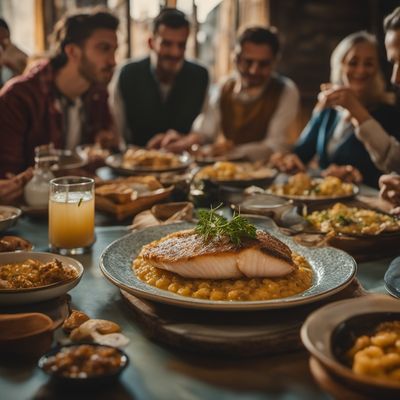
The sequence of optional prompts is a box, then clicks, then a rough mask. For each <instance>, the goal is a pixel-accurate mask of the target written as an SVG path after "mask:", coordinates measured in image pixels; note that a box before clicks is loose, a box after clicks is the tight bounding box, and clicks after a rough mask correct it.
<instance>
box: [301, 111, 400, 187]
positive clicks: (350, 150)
mask: <svg viewBox="0 0 400 400" xmlns="http://www.w3.org/2000/svg"><path fill="white" fill-rule="evenodd" d="M370 113H371V115H372V117H373V118H375V119H376V120H377V121H378V122H379V123H380V124H381V125H382V126H383V128H384V129H385V130H386V132H388V133H389V134H390V135H393V136H395V137H396V138H397V139H398V140H400V118H399V117H400V115H399V113H398V112H397V109H396V108H395V107H393V106H390V105H387V104H381V105H379V106H378V107H377V108H376V109H375V110H373V111H371V112H370ZM339 119H340V116H339V113H338V111H337V110H335V109H332V108H328V109H325V110H323V111H320V112H317V113H315V114H314V115H313V116H312V118H311V120H310V121H309V123H308V124H307V126H306V127H305V128H304V130H303V132H302V134H301V136H300V138H299V140H298V142H297V144H296V146H295V149H294V152H295V153H296V154H297V155H298V156H299V157H300V159H301V160H302V161H303V163H305V164H307V163H308V162H309V161H311V159H312V158H313V157H314V156H315V155H317V156H318V158H319V166H320V167H321V168H327V167H328V166H329V165H330V164H338V165H346V164H350V165H353V166H354V167H356V168H357V169H358V170H359V171H360V172H361V173H362V175H363V177H364V180H363V182H364V183H365V184H367V185H369V186H373V187H378V179H379V176H380V175H381V174H382V171H380V170H378V169H377V168H376V166H375V165H374V163H373V162H372V160H371V157H370V156H369V154H368V152H367V150H366V149H365V147H364V145H363V144H362V143H361V142H360V141H359V140H358V139H357V137H356V136H355V133H354V132H353V133H352V134H351V135H350V136H349V137H348V138H347V139H346V140H345V141H344V142H343V143H341V144H340V145H339V146H338V148H337V149H336V150H335V152H334V153H333V154H332V155H331V156H329V155H328V154H327V144H328V142H329V139H330V138H331V136H332V134H333V132H334V131H335V127H336V125H337V124H338V122H339Z"/></svg>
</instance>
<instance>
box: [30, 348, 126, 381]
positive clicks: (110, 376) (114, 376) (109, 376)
mask: <svg viewBox="0 0 400 400" xmlns="http://www.w3.org/2000/svg"><path fill="white" fill-rule="evenodd" d="M79 346H85V347H87V348H90V349H91V350H93V351H94V352H96V350H98V349H100V348H106V349H115V350H116V351H117V353H118V354H119V356H120V365H119V367H118V368H117V369H116V370H113V371H112V372H103V373H101V374H98V375H92V376H83V375H80V376H75V377H74V376H70V375H68V374H65V375H63V374H61V373H60V372H59V371H53V370H51V369H50V368H49V367H48V366H47V364H48V363H49V361H50V360H51V358H52V357H53V356H57V354H61V353H62V352H68V351H69V350H71V349H72V348H76V347H79ZM128 364H129V358H128V356H127V354H126V353H125V352H124V351H122V350H120V349H118V348H115V347H111V346H106V345H100V344H97V343H79V344H77V343H74V344H68V345H64V346H58V347H56V348H54V349H52V350H50V351H49V352H48V353H46V354H45V355H43V356H42V357H41V358H40V359H39V361H38V366H39V368H40V369H41V370H42V371H43V372H44V373H46V374H47V375H48V376H50V378H51V380H52V381H53V382H54V383H56V384H58V385H63V386H66V387H81V388H83V387H91V388H96V387H99V386H105V385H110V384H113V383H115V382H116V381H117V380H118V378H119V376H120V375H121V373H122V371H124V369H125V368H126V367H127V366H128Z"/></svg>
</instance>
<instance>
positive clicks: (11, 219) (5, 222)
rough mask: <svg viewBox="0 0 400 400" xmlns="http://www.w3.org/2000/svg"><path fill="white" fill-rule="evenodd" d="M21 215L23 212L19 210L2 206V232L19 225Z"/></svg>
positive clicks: (0, 216) (0, 229) (0, 226)
mask: <svg viewBox="0 0 400 400" xmlns="http://www.w3.org/2000/svg"><path fill="white" fill-rule="evenodd" d="M21 213H22V211H21V210H20V209H19V208H16V207H11V206H0V232H3V231H6V230H7V229H10V228H12V227H13V226H14V225H15V224H16V223H17V220H18V218H19V217H20V216H21Z"/></svg>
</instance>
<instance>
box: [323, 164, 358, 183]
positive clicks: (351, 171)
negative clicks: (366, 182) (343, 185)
mask: <svg viewBox="0 0 400 400" xmlns="http://www.w3.org/2000/svg"><path fill="white" fill-rule="evenodd" d="M321 175H322V176H336V177H337V178H339V179H341V180H342V181H343V182H350V183H360V182H362V180H363V176H362V174H361V172H360V171H359V170H358V169H357V168H355V167H353V166H352V165H337V164H331V165H330V166H329V167H328V168H327V169H325V170H324V171H322V172H321Z"/></svg>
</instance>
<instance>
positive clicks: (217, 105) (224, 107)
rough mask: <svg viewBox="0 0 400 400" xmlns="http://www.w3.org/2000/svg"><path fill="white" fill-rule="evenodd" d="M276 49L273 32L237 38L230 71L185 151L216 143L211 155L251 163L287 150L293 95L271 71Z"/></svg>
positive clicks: (295, 104)
mask: <svg viewBox="0 0 400 400" xmlns="http://www.w3.org/2000/svg"><path fill="white" fill-rule="evenodd" d="M279 48H280V44H279V39H278V36H277V34H276V32H275V31H274V30H273V29H267V28H263V27H252V28H248V29H246V30H245V31H244V32H243V33H242V34H241V35H240V36H239V38H238V39H237V45H236V49H235V64H236V71H235V73H234V75H233V76H231V77H229V78H228V79H227V80H226V81H225V83H224V84H223V85H222V86H221V87H219V88H218V89H217V90H215V91H214V92H211V93H210V96H209V101H208V103H207V104H206V106H205V108H204V111H203V112H202V114H200V115H199V117H197V119H196V121H195V122H194V124H193V128H192V133H191V134H190V135H189V137H187V139H186V147H188V146H189V145H192V144H194V143H197V144H203V143H205V142H211V141H214V142H215V141H216V144H215V146H214V149H215V150H216V152H221V153H225V154H231V155H235V156H243V157H247V158H249V159H252V160H256V159H265V158H268V157H269V155H271V154H272V152H275V151H287V150H288V149H289V147H290V134H289V129H290V127H291V126H292V124H293V122H294V120H295V118H296V116H297V112H298V105H299V92H298V90H297V87H296V85H295V84H294V83H293V82H292V81H291V80H290V79H288V78H286V77H283V76H281V75H278V74H277V73H276V71H275V69H276V64H277V59H278V54H279ZM180 144H182V143H179V142H177V143H176V146H178V145H180ZM174 150H180V149H177V148H176V149H174Z"/></svg>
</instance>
